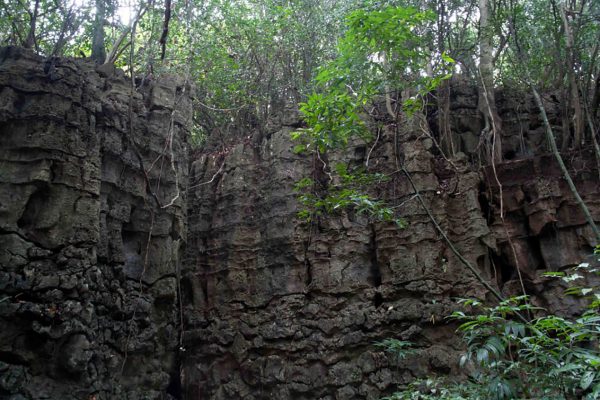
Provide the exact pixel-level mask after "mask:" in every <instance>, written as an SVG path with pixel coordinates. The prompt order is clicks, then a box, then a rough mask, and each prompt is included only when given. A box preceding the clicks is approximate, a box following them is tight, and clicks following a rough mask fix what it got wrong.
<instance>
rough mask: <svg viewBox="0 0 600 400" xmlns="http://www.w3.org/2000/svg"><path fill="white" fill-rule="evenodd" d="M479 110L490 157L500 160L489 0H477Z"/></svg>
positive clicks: (498, 117) (500, 140) (500, 142)
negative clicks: (489, 142)
mask: <svg viewBox="0 0 600 400" xmlns="http://www.w3.org/2000/svg"><path fill="white" fill-rule="evenodd" d="M479 48H480V55H479V76H480V82H479V83H480V87H479V110H480V111H481V113H482V114H483V116H484V118H485V125H486V127H485V128H486V129H485V130H486V132H487V133H488V134H489V135H490V138H491V147H492V148H491V152H490V159H491V160H493V161H494V162H500V161H502V138H501V132H502V121H501V119H500V116H499V115H498V111H497V108H496V97H495V95H494V56H493V42H492V23H491V18H490V4H489V0H479Z"/></svg>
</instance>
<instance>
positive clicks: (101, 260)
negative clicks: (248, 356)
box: [0, 48, 191, 399]
mask: <svg viewBox="0 0 600 400" xmlns="http://www.w3.org/2000/svg"><path fill="white" fill-rule="evenodd" d="M188 96H189V87H186V86H185V84H184V82H183V81H181V80H178V79H170V80H169V79H163V80H160V81H158V82H153V83H151V84H149V85H144V86H143V87H140V88H138V90H136V91H135V92H134V93H133V95H132V96H131V93H130V81H129V80H128V79H126V78H125V76H124V75H123V74H122V72H118V71H116V70H114V69H112V70H111V69H106V70H104V71H96V70H95V68H94V65H93V63H90V62H87V61H83V60H69V59H51V60H43V59H42V58H41V57H38V56H34V55H33V54H32V53H30V52H27V51H24V50H21V49H18V48H3V49H1V50H0V326H1V327H2V328H1V329H0V397H2V398H11V399H13V398H14V399H22V398H34V399H42V398H50V399H125V398H131V399H134V398H135V399H137V398H140V399H141V398H165V397H164V395H165V394H166V393H167V391H168V390H167V388H168V386H169V384H170V382H171V381H172V379H171V376H175V377H177V376H178V375H179V370H178V367H177V362H176V357H177V347H178V346H179V344H178V341H179V339H178V337H179V328H178V325H179V311H178V310H179V309H178V307H177V304H178V296H177V271H178V268H179V260H180V256H179V254H180V251H181V247H182V244H183V242H184V241H185V237H186V222H185V221H186V219H185V218H186V207H185V204H186V202H185V190H184V188H185V185H186V176H187V163H186V160H187V149H186V137H187V135H188V130H187V127H188V126H189V122H188V118H189V116H190V110H191V108H190V107H191V102H190V101H189V97H188ZM175 104H176V107H175V106H174V105H175ZM170 150H172V154H171V151H170ZM171 156H173V157H171ZM171 159H172V160H173V161H174V166H175V169H172V168H171ZM175 175H177V178H176V176H175ZM178 192H179V193H180V196H179V197H178V198H176V199H175V201H174V203H173V205H172V206H170V207H166V208H162V207H160V206H159V205H158V204H157V202H156V199H155V197H154V195H155V196H156V198H157V199H158V200H159V201H160V202H161V203H162V205H164V204H167V203H168V202H170V200H171V199H172V198H175V196H176V195H177V193H178ZM152 193H153V194H152ZM148 238H150V239H151V240H150V243H148ZM173 382H175V383H176V380H173ZM175 383H174V384H173V385H172V386H176V384H175Z"/></svg>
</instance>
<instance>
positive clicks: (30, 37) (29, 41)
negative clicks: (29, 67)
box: [23, 0, 40, 49]
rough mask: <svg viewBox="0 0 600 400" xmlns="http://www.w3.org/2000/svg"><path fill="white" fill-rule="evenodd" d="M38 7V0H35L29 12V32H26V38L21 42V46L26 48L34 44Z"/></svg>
mask: <svg viewBox="0 0 600 400" xmlns="http://www.w3.org/2000/svg"><path fill="white" fill-rule="evenodd" d="M39 8H40V0H35V6H34V7H33V12H29V32H28V33H27V38H26V39H25V43H23V47H25V48H26V49H31V48H33V46H34V45H35V26H36V24H37V17H38V10H39Z"/></svg>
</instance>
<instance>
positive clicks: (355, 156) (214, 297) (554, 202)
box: [182, 86, 600, 399]
mask: <svg viewBox="0 0 600 400" xmlns="http://www.w3.org/2000/svg"><path fill="white" fill-rule="evenodd" d="M499 98H500V99H501V103H500V110H501V111H502V116H503V118H504V123H505V124H504V126H505V130H504V132H503V142H504V149H505V157H506V158H507V159H508V160H507V161H506V162H505V163H503V164H501V165H498V166H496V171H497V172H496V173H497V174H498V179H499V181H500V182H501V183H502V185H503V190H502V198H503V201H502V212H503V217H504V221H505V224H504V225H503V224H502V218H501V217H500V211H501V206H500V204H501V202H500V201H499V199H500V191H499V188H498V186H497V184H495V183H494V182H496V180H495V177H494V173H493V171H492V169H491V168H489V169H484V170H483V172H482V173H479V172H474V171H475V169H474V168H473V163H474V162H476V160H477V158H478V154H477V152H478V147H477V143H476V142H474V140H479V139H477V138H476V136H475V135H476V134H477V133H478V132H480V131H481V128H482V123H481V120H480V116H479V115H478V112H477V105H476V101H477V100H476V99H477V96H476V92H475V91H473V92H472V93H471V91H469V90H468V88H465V87H462V86H459V87H456V88H454V90H453V99H452V104H453V106H452V109H451V110H452V115H451V116H452V118H451V119H450V121H451V126H450V128H451V131H452V134H453V136H454V138H455V139H454V140H455V143H457V144H458V146H459V147H458V148H457V150H459V151H460V152H461V153H459V154H458V155H457V157H456V158H455V159H454V160H453V161H452V163H450V162H448V161H446V160H444V159H443V157H440V156H439V155H436V154H439V153H438V152H437V150H436V148H435V147H434V145H433V143H432V140H431V138H430V137H429V135H428V133H427V129H423V127H424V126H425V127H426V126H427V123H426V122H425V121H423V120H418V119H417V120H415V121H413V123H412V124H406V123H405V124H404V125H403V126H401V127H400V128H399V129H398V131H397V132H396V131H395V128H394V126H393V125H388V128H387V129H385V130H383V131H382V132H381V137H380V139H379V142H378V143H377V145H376V146H374V147H373V151H372V153H371V154H370V159H369V165H370V166H371V167H372V168H374V169H375V170H378V171H380V172H386V173H388V174H390V175H391V177H392V179H391V181H390V182H388V183H387V184H386V186H385V187H384V188H383V189H382V191H383V193H381V194H382V195H384V196H385V197H386V198H387V199H388V201H389V202H390V203H391V204H392V205H393V206H394V207H397V208H398V210H399V212H400V214H401V215H403V216H405V218H406V219H407V221H408V223H409V226H408V227H407V228H406V229H404V230H398V229H397V228H396V227H395V226H393V225H391V224H383V223H370V222H369V221H367V220H366V219H365V218H364V217H361V216H358V215H355V214H352V213H341V214H338V215H334V216H331V217H327V218H324V219H321V220H318V221H315V222H313V223H311V224H308V225H307V224H302V223H301V222H300V221H298V219H297V218H295V214H296V212H297V211H298V205H297V203H296V201H295V199H294V198H295V197H296V195H297V194H296V193H295V192H294V190H293V185H294V182H296V181H297V180H298V179H300V178H301V177H304V176H309V175H310V174H311V171H315V170H321V169H322V164H321V162H320V161H318V160H315V163H316V165H315V164H312V161H311V160H306V159H305V158H302V157H299V156H297V155H295V154H293V153H292V152H291V147H292V145H291V144H290V141H289V139H288V138H289V136H290V135H289V134H290V132H291V131H293V130H294V129H295V128H294V126H295V125H296V124H297V123H298V121H295V120H294V119H293V118H291V119H290V118H283V120H286V119H288V120H290V122H289V123H288V124H289V125H290V126H285V124H284V126H283V128H281V129H272V130H271V131H268V132H266V133H262V134H261V133H254V134H253V135H250V136H247V137H244V138H240V137H238V138H237V139H236V138H231V140H229V141H228V140H226V139H223V138H222V137H219V138H211V139H209V142H208V144H207V145H206V147H205V148H204V151H203V153H202V156H201V158H200V159H199V160H196V161H194V162H193V163H192V167H191V170H190V182H191V186H190V190H189V192H188V196H189V197H188V207H189V219H188V221H189V227H188V230H189V234H188V251H187V253H186V259H185V262H184V265H185V270H186V273H185V276H184V278H183V279H184V280H183V282H184V284H183V286H184V288H185V296H186V298H187V299H188V301H187V302H186V305H185V306H186V311H185V313H184V314H185V316H186V321H185V335H184V343H185V346H186V348H187V351H186V355H185V357H184V359H183V365H182V371H183V373H182V384H183V388H184V394H185V396H184V398H210V399H231V398H243V399H267V398H279V399H377V398H379V397H381V396H382V395H384V394H387V393H390V392H392V391H393V390H394V388H395V387H396V385H397V384H398V383H405V382H408V381H411V380H413V379H414V378H415V377H417V376H423V375H425V374H430V373H443V374H445V373H457V372H458V371H457V369H458V356H457V354H458V353H459V352H460V348H461V347H460V344H459V343H457V339H456V338H455V333H454V329H455V327H453V326H451V325H448V324H447V322H446V321H444V317H445V316H447V315H449V314H450V313H451V311H452V310H454V309H456V308H458V306H457V304H456V303H455V302H454V299H455V298H457V297H469V296H479V297H483V296H484V293H485V291H484V290H483V288H482V286H481V285H480V284H479V282H477V281H475V280H474V279H473V277H472V275H471V274H470V273H469V272H468V271H467V270H466V268H465V267H464V266H463V265H462V264H460V263H459V262H458V261H457V259H456V257H455V256H454V255H453V253H452V252H451V251H450V249H449V248H448V246H447V244H446V243H445V242H444V241H443V240H442V239H441V237H440V235H439V234H438V232H437V231H436V230H435V229H434V227H433V225H432V223H431V221H430V219H429V218H428V216H427V215H426V213H425V211H424V210H423V208H422V207H421V206H420V205H419V203H418V202H417V200H416V199H415V198H414V191H413V188H412V187H411V186H410V185H409V182H408V181H407V179H406V177H405V176H403V175H401V174H399V173H397V164H396V161H395V160H396V159H398V160H399V162H403V163H404V164H405V165H406V168H407V170H408V171H409V172H410V173H411V175H412V176H413V179H414V180H415V183H416V186H417V188H418V190H419V191H420V192H421V194H422V195H423V197H424V200H425V202H426V204H427V205H428V207H429V208H430V209H431V210H432V212H433V214H434V217H435V219H436V220H437V221H438V222H439V224H440V225H441V227H442V228H443V229H444V230H445V231H446V232H447V234H448V236H449V237H450V239H451V240H452V241H453V242H454V243H455V244H456V246H457V248H458V249H459V250H460V252H461V253H462V254H463V255H464V256H465V258H466V259H467V260H469V261H470V262H471V264H473V265H475V266H476V267H477V268H478V269H479V271H480V272H481V274H482V275H483V276H484V277H485V278H486V279H488V280H489V281H490V282H491V283H492V285H496V286H498V287H499V289H501V290H502V291H503V292H504V293H505V294H506V295H513V294H521V291H520V290H521V289H520V287H521V285H520V282H519V280H518V275H519V274H518V273H517V267H518V269H519V271H520V272H521V275H522V276H523V279H524V285H525V286H526V289H527V291H528V293H529V294H532V295H534V296H536V297H535V302H537V303H538V304H540V305H543V306H546V307H549V308H550V309H551V310H558V311H564V312H567V313H569V312H574V311H575V310H576V309H577V304H569V305H568V306H567V308H566V309H565V308H564V306H563V309H562V310H559V309H558V302H557V299H558V298H559V296H558V295H559V294H560V293H561V290H562V288H560V287H558V286H556V285H555V284H553V283H550V284H549V283H548V282H547V281H546V280H544V279H542V278H541V273H542V272H545V271H547V270H557V269H562V268H565V267H568V266H572V265H576V264H577V263H579V262H581V261H583V260H585V259H586V258H590V255H591V253H592V249H591V247H590V244H591V243H593V240H592V236H591V232H590V231H589V227H586V224H585V221H584V220H583V219H582V217H581V214H580V212H579V209H578V207H577V206H576V204H575V202H574V200H573V197H572V195H571V193H570V191H569V190H568V188H567V187H566V184H565V183H564V181H563V179H562V176H561V174H560V171H559V170H558V168H557V166H556V162H555V161H554V159H553V158H552V156H548V155H543V154H542V151H543V139H542V138H543V136H542V135H543V131H542V128H541V123H540V120H539V118H537V117H536V116H537V110H536V109H535V108H534V105H533V103H532V102H531V101H529V99H527V98H525V99H519V100H515V99H508V98H506V97H505V96H499ZM515 108H516V109H517V110H519V112H518V113H516V112H515V111H514V109H515ZM548 109H549V112H550V117H551V119H552V121H553V122H555V123H557V124H558V122H559V121H558V117H557V115H556V113H555V112H553V109H552V107H551V105H548ZM394 143H398V145H397V147H396V146H395V144H394ZM370 150H371V148H370V147H366V146H365V144H361V143H353V144H351V146H350V148H349V149H348V151H347V152H345V153H344V154H334V155H330V158H329V160H326V161H327V162H329V164H330V165H334V164H335V163H336V162H340V161H343V162H345V163H347V164H349V165H350V166H356V165H360V164H364V163H365V162H366V159H367V155H368V154H369V151H370ZM573 159H577V160H579V161H577V162H568V164H569V168H570V169H571V171H572V174H573V176H574V177H575V179H576V181H577V184H578V187H579V188H580V191H581V194H582V196H583V197H584V199H585V201H586V202H587V203H588V205H590V207H591V209H592V212H593V213H594V215H595V216H596V219H600V208H599V207H598V201H597V198H598V194H599V193H598V191H599V190H600V185H599V182H598V171H595V170H594V166H595V165H596V164H595V162H594V160H593V158H592V157H591V156H590V155H589V154H576V155H574V157H573ZM324 179H325V180H326V179H327V178H326V177H324ZM504 226H506V229H505V228H504ZM513 247H514V249H515V250H514V251H513V250H512V249H513ZM565 247H567V248H568V249H565ZM515 259H516V260H517V261H516V262H515V261H514V260H515ZM386 338H398V339H402V340H409V341H412V342H414V343H415V344H416V346H417V351H416V353H415V354H413V355H412V356H409V357H408V358H407V359H405V360H402V361H398V360H397V359H395V358H394V357H390V356H389V355H387V354H386V353H385V352H384V351H383V350H382V349H381V348H378V347H377V346H376V345H375V343H376V342H379V341H382V340H384V339H386Z"/></svg>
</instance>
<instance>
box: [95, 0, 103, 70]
mask: <svg viewBox="0 0 600 400" xmlns="http://www.w3.org/2000/svg"><path fill="white" fill-rule="evenodd" d="M105 18H106V2H105V0H96V19H95V20H94V36H93V37H92V60H94V61H96V63H98V64H103V63H104V61H105V60H106V48H105V46H104V20H105Z"/></svg>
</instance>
